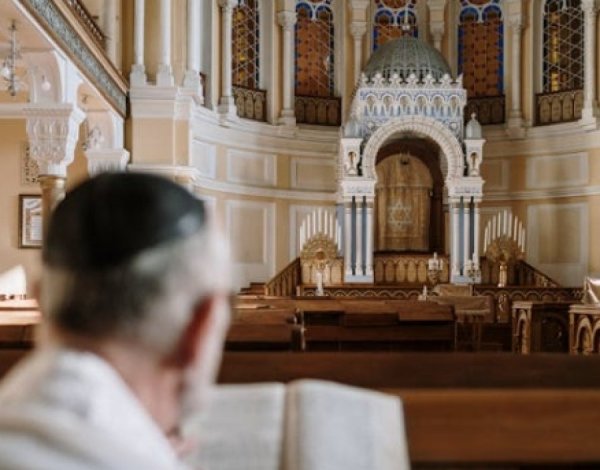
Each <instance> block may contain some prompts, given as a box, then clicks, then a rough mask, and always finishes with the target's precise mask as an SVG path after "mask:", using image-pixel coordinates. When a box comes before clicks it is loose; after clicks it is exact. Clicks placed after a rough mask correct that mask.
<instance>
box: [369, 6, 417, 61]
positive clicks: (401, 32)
mask: <svg viewBox="0 0 600 470" xmlns="http://www.w3.org/2000/svg"><path fill="white" fill-rule="evenodd" d="M374 3H375V5H374V14H373V38H372V39H373V41H372V44H373V48H372V49H373V51H375V50H377V49H378V48H379V47H381V46H383V45H384V44H385V43H386V42H388V41H389V40H391V39H396V38H399V37H402V36H413V37H418V35H419V29H418V17H417V10H416V3H417V1H416V0H374Z"/></svg>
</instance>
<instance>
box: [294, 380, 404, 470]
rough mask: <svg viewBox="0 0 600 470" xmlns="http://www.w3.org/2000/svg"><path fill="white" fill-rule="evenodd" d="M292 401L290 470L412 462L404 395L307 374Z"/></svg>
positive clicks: (371, 469) (382, 469) (366, 469)
mask: <svg viewBox="0 0 600 470" xmlns="http://www.w3.org/2000/svg"><path fill="white" fill-rule="evenodd" d="M286 401H287V404H286V423H285V427H286V431H285V436H286V437H285V451H284V452H285V455H284V461H285V464H284V468H285V470H341V469H343V470H375V469H376V470H392V469H393V470H402V469H408V468H410V462H409V459H408V450H407V443H406V435H405V431H404V417H403V412H402V406H401V403H400V400H399V399H398V398H396V397H392V396H389V395H384V394H382V393H377V392H372V391H368V390H363V389H359V388H354V387H347V386H343V385H338V384H334V383H328V382H320V381H310V380H307V381H299V382H295V383H293V384H291V385H290V386H289V388H288V393H287V397H286Z"/></svg>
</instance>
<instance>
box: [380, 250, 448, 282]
mask: <svg viewBox="0 0 600 470" xmlns="http://www.w3.org/2000/svg"><path fill="white" fill-rule="evenodd" d="M429 258H431V255H430V254H422V255H419V254H415V255H399V254H383V253H376V254H375V257H374V262H373V272H374V275H375V284H418V285H419V286H422V285H423V284H429V278H428V275H427V261H428V260H429ZM438 259H439V260H440V261H442V263H443V269H442V271H441V273H440V277H439V282H441V283H447V282H448V279H449V271H448V267H449V264H448V257H447V256H439V258H438Z"/></svg>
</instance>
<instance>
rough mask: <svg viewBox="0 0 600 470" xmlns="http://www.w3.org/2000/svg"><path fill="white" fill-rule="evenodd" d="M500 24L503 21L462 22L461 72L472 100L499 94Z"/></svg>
mask: <svg viewBox="0 0 600 470" xmlns="http://www.w3.org/2000/svg"><path fill="white" fill-rule="evenodd" d="M471 3H475V2H471ZM501 23H502V20H501V19H500V18H490V19H488V20H486V21H484V22H478V21H477V19H475V18H467V19H463V22H462V29H463V47H464V61H463V70H462V73H463V83H464V86H465V88H466V89H467V91H468V93H469V97H470V98H474V97H482V96H498V95H499V94H500V91H499V90H498V80H499V76H500V75H501V68H502V64H501V63H500V56H501V52H500V51H501V41H502V38H501V37H500V31H502V29H501Z"/></svg>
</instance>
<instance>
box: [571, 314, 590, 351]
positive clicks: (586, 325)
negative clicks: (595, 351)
mask: <svg viewBox="0 0 600 470" xmlns="http://www.w3.org/2000/svg"><path fill="white" fill-rule="evenodd" d="M584 337H585V338H586V339H587V341H588V342H589V344H588V345H587V346H590V347H593V343H592V340H593V335H592V324H591V322H590V320H589V318H584V319H583V320H581V321H580V322H579V324H578V325H577V331H576V333H575V348H574V349H575V351H576V352H578V353H579V352H580V353H582V354H587V353H589V352H591V351H586V350H584V347H585V346H586V345H583V344H582V343H583V338H584Z"/></svg>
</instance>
